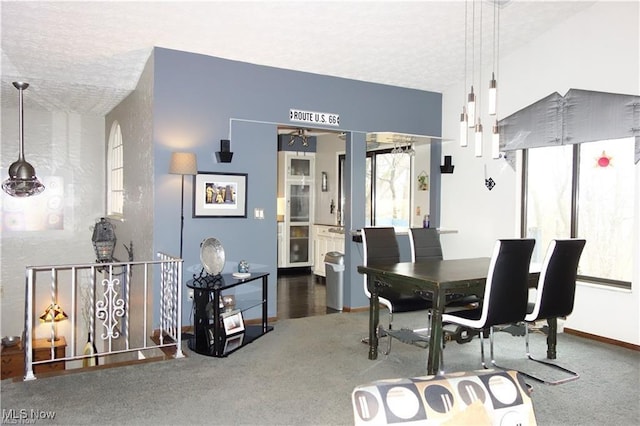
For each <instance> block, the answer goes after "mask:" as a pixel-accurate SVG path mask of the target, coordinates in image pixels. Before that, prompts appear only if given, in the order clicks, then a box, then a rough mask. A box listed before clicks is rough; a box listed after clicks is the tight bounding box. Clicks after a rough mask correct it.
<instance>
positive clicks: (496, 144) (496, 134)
mask: <svg viewBox="0 0 640 426" xmlns="http://www.w3.org/2000/svg"><path fill="white" fill-rule="evenodd" d="M499 130H500V129H499V128H498V122H497V121H496V124H495V125H494V126H493V132H492V133H491V156H492V157H493V158H496V159H497V158H500V131H499Z"/></svg>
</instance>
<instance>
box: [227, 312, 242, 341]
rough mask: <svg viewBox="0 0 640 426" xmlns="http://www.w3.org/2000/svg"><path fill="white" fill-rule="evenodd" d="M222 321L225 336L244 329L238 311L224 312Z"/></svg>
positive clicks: (240, 313) (240, 314)
mask: <svg viewBox="0 0 640 426" xmlns="http://www.w3.org/2000/svg"><path fill="white" fill-rule="evenodd" d="M222 323H223V324H224V334H226V335H227V336H230V335H232V334H236V333H240V332H243V331H244V321H243V320H242V312H240V311H231V312H225V313H224V314H222Z"/></svg>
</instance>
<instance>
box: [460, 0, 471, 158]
mask: <svg viewBox="0 0 640 426" xmlns="http://www.w3.org/2000/svg"><path fill="white" fill-rule="evenodd" d="M467 4H468V1H467V0H465V2H464V86H463V87H465V88H466V87H467V19H468V18H467V9H468V8H467ZM466 100H467V98H466V96H465V99H464V101H465V103H466ZM468 131H469V117H468V115H467V108H466V106H463V107H462V114H460V146H461V147H465V146H467V145H468V143H469V142H468V139H467V133H468Z"/></svg>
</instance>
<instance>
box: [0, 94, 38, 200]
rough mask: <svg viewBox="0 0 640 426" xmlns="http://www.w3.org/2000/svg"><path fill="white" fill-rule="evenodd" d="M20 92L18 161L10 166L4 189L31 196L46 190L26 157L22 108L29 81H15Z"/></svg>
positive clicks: (12, 194) (12, 193) (12, 192)
mask: <svg viewBox="0 0 640 426" xmlns="http://www.w3.org/2000/svg"><path fill="white" fill-rule="evenodd" d="M13 85H14V87H15V88H16V89H18V92H19V98H18V99H19V109H20V111H19V114H20V120H19V125H18V128H19V134H20V149H19V153H18V161H16V162H14V163H12V164H11V165H10V166H9V178H8V179H7V180H5V181H4V182H3V183H2V189H3V190H4V192H6V193H7V194H9V195H11V196H12V197H30V196H31V195H37V194H39V193H41V192H42V191H44V185H43V184H42V183H40V181H39V180H38V178H37V177H36V170H35V169H34V168H33V166H32V165H31V164H29V163H28V162H27V161H26V160H25V159H24V113H23V108H22V92H23V91H24V90H25V89H26V88H27V87H29V84H28V83H23V82H14V83H13Z"/></svg>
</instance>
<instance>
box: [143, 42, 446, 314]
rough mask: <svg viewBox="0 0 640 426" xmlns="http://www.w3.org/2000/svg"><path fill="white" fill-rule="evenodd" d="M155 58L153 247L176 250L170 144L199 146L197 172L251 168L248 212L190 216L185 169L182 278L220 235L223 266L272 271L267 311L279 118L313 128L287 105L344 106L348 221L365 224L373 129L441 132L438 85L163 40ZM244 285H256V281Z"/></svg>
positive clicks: (331, 109) (176, 197) (349, 281)
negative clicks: (325, 70)
mask: <svg viewBox="0 0 640 426" xmlns="http://www.w3.org/2000/svg"><path fill="white" fill-rule="evenodd" d="M153 57H154V83H153V85H154V89H153V117H154V118H153V139H154V174H155V179H154V182H155V187H154V224H153V232H154V239H153V240H154V252H158V251H163V252H166V253H171V254H176V255H177V254H178V253H179V243H180V177H179V176H176V175H170V174H168V169H169V160H170V157H171V153H172V152H174V151H186V152H194V153H196V154H197V157H198V169H199V171H206V172H233V173H247V174H248V183H247V187H248V188H247V191H248V197H247V214H248V215H247V218H192V202H193V198H192V191H193V186H192V178H191V177H189V176H187V177H186V179H185V196H184V203H185V224H184V248H183V258H184V260H185V282H186V281H187V280H188V279H190V278H191V276H192V274H193V273H195V272H199V271H200V259H199V253H200V251H199V250H200V247H199V245H200V242H201V241H202V240H203V239H204V238H207V237H215V238H217V239H219V240H220V241H221V242H222V244H223V246H224V248H225V253H226V259H227V264H226V267H225V272H232V271H234V270H235V268H236V265H237V263H238V262H239V261H240V260H242V259H245V260H247V261H248V262H249V263H250V264H251V266H252V270H253V271H258V270H260V271H266V272H269V273H270V274H271V275H270V280H269V296H268V297H269V303H268V306H269V316H270V317H273V316H276V314H277V312H276V275H277V259H276V256H277V224H276V194H277V145H278V144H277V141H278V139H277V132H276V129H277V124H285V125H290V126H291V125H293V126H296V125H298V126H300V127H310V126H308V125H299V124H296V123H292V122H290V121H289V110H290V109H291V108H293V109H302V110H309V111H319V112H328V113H335V114H339V115H340V126H339V127H330V128H332V129H334V130H341V131H347V132H354V133H353V134H354V135H356V137H355V138H354V142H353V143H351V142H349V141H350V139H349V140H348V143H347V144H346V146H347V161H348V162H349V165H348V166H347V170H348V171H349V172H350V173H352V174H353V178H352V179H351V180H350V182H353V184H354V185H353V187H352V188H351V189H350V190H348V191H347V196H348V199H349V201H348V203H349V204H350V205H349V206H348V207H347V211H348V212H350V213H349V218H347V220H346V225H347V227H348V228H347V229H357V228H360V227H362V226H363V224H364V164H365V159H364V155H363V154H364V145H365V144H364V134H365V133H366V132H373V131H385V132H402V133H411V134H421V135H431V136H437V137H439V136H441V122H442V95H441V94H440V93H434V92H426V91H420V90H414V89H407V88H401V87H393V86H388V85H382V84H374V83H368V82H362V81H356V80H350V79H343V78H336V77H329V76H323V75H317V74H311V73H304V72H298V71H291V70H286V69H279V68H273V67H266V66H260V65H254V64H248V63H243V62H237V61H231V60H226V59H221V58H216V57H211V56H204V55H199V54H193V53H188V52H181V51H176V50H170V49H164V48H155V50H154V55H153ZM400 72H401V71H400ZM220 139H230V140H231V151H232V152H233V153H234V154H233V161H232V162H231V163H218V162H217V160H216V158H215V151H218V150H219V147H220ZM354 153H355V155H354ZM350 157H353V158H351V159H350ZM361 183H362V185H361ZM360 188H362V190H360ZM255 208H262V209H264V214H265V218H264V219H263V220H259V219H254V209H255ZM432 208H433V207H432ZM347 241H349V239H348V238H347ZM345 251H346V253H345V261H346V263H347V264H346V267H347V271H345V286H346V287H347V291H346V294H345V302H346V303H347V304H348V306H349V307H362V306H366V305H367V304H368V301H367V300H366V297H365V295H364V292H363V291H362V282H363V281H362V276H361V275H359V274H358V273H357V271H356V267H357V265H358V264H361V259H362V257H361V255H358V253H357V247H355V245H354V244H349V243H347V245H346V249H345ZM243 291H245V292H247V293H252V292H254V291H257V288H256V289H252V288H248V289H244V290H243ZM183 299H184V300H186V297H185V298H183ZM190 308H191V306H190V303H189V302H188V301H187V302H185V304H184V306H183V321H184V323H185V324H191V318H190ZM257 316H258V314H257V311H256V313H255V317H257Z"/></svg>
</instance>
